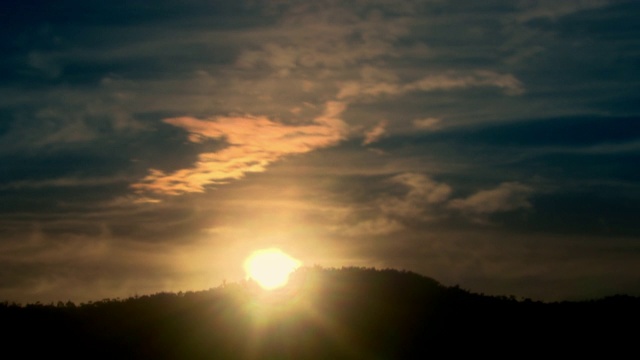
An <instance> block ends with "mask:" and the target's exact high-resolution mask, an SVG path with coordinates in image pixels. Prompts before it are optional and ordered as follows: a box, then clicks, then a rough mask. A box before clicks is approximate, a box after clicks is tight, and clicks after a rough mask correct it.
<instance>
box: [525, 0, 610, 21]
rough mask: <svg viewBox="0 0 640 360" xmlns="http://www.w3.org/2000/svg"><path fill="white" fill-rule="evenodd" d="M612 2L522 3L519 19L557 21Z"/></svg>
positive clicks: (597, 0) (591, 0) (541, 1)
mask: <svg viewBox="0 0 640 360" xmlns="http://www.w3.org/2000/svg"><path fill="white" fill-rule="evenodd" d="M612 3H613V1H611V0H577V1H553V0H539V1H521V2H520V3H519V4H518V5H519V7H520V9H521V13H520V14H519V15H518V17H517V19H518V20H519V21H522V22H526V21H528V20H531V19H536V18H548V19H551V20H557V19H558V18H561V17H563V16H566V15H570V14H573V13H576V12H580V11H585V10H591V9H597V8H601V7H605V6H607V5H609V4H612Z"/></svg>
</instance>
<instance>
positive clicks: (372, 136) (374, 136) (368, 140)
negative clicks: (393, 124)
mask: <svg viewBox="0 0 640 360" xmlns="http://www.w3.org/2000/svg"><path fill="white" fill-rule="evenodd" d="M386 128H387V122H386V121H381V122H379V123H378V124H377V125H376V126H374V127H373V128H372V129H371V130H369V131H367V132H366V133H365V134H364V141H363V142H362V145H369V144H373V143H374V142H376V141H378V140H380V138H381V137H382V136H383V135H384V134H385V133H386V131H387V130H386Z"/></svg>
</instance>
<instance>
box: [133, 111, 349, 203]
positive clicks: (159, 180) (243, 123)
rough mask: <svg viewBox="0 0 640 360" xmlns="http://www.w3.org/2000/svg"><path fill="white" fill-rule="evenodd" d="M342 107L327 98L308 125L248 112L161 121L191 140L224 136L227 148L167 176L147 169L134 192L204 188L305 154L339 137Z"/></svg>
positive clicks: (342, 132) (343, 128)
mask: <svg viewBox="0 0 640 360" xmlns="http://www.w3.org/2000/svg"><path fill="white" fill-rule="evenodd" d="M345 108H346V105H345V104H344V103H342V102H328V103H326V105H325V111H324V113H323V114H322V115H320V116H318V117H317V118H315V119H314V121H313V124H310V125H301V126H293V125H285V124H282V123H279V122H276V121H273V120H270V119H268V118H266V117H260V116H249V115H247V116H236V117H217V118H214V119H209V120H200V119H196V118H192V117H179V118H170V119H166V120H165V122H166V123H167V124H171V125H173V126H176V127H179V128H182V129H185V130H186V131H187V132H188V133H189V140H190V141H191V142H194V143H198V142H202V141H204V140H207V139H223V140H224V141H226V142H227V144H228V146H227V147H226V148H224V149H222V150H220V151H218V152H212V153H202V154H200V155H199V156H198V161H197V162H196V163H195V164H194V166H193V167H190V168H186V169H181V170H178V171H175V172H173V173H169V174H167V173H165V172H163V171H161V170H157V169H150V171H149V175H147V176H146V177H145V178H144V179H142V181H140V182H138V183H136V184H133V185H132V187H133V188H134V189H135V190H137V191H138V192H152V193H157V194H166V195H179V194H183V193H190V192H203V191H204V188H205V186H206V185H210V184H221V183H225V182H227V181H229V180H233V179H240V178H242V177H244V176H245V175H246V174H247V173H251V172H263V171H265V170H266V168H267V166H268V165H269V164H271V163H273V162H274V161H277V160H279V159H281V158H282V157H284V156H286V155H292V154H302V153H306V152H309V151H313V150H315V149H319V148H323V147H327V146H331V145H335V144H336V143H338V142H339V141H340V140H342V139H344V137H345V136H346V132H347V125H346V124H345V123H344V122H343V121H342V120H341V119H340V118H339V117H340V115H341V114H342V112H343V111H344V110H345Z"/></svg>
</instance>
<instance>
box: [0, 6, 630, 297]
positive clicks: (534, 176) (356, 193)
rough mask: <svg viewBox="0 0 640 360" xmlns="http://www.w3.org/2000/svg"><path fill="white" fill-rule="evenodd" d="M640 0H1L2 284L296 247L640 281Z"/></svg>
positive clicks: (509, 274) (475, 279) (617, 282)
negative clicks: (265, 249)
mask: <svg viewBox="0 0 640 360" xmlns="http://www.w3.org/2000/svg"><path fill="white" fill-rule="evenodd" d="M638 19H640V2H638V1H636V0H628V1H625V0H567V1H556V0H539V1H538V0H516V1H513V0H491V1H473V0H424V1H421V0H414V1H410V0H406V1H404V0H372V1H325V0H320V1H302V0H281V1H277V0H276V1H266V0H265V1H262V0H246V1H231V0H229V1H219V0H180V1H178V0H175V1H173V0H163V1H143V0H134V1H132V0H126V1H125V0H112V1H86V0H84V1H79V0H57V1H44V0H43V1H30V0H23V1H3V2H2V3H1V4H0V26H1V29H2V31H1V32H0V51H1V53H2V56H1V57H0V164H1V167H0V300H9V301H18V302H23V303H24V302H35V301H42V302H50V301H57V300H63V301H66V300H69V299H70V300H73V301H87V300H99V299H102V298H106V297H110V298H115V297H128V296H132V295H136V294H138V295H142V294H149V293H154V292H158V291H187V290H202V289H208V288H211V287H217V286H219V285H220V284H221V283H222V282H223V281H224V280H226V281H229V282H230V281H238V280H241V279H243V278H244V276H245V274H244V271H243V268H242V264H243V261H244V259H245V258H246V257H247V256H248V255H249V254H250V253H251V252H252V251H254V250H257V249H262V248H272V247H277V248H280V249H282V250H283V251H284V252H286V253H288V254H290V255H292V256H293V257H295V258H296V259H299V260H300V261H302V263H303V264H305V265H321V266H325V267H333V266H336V267H339V266H366V267H376V268H386V267H391V268H396V269H406V270H410V271H414V272H417V273H420V274H423V275H426V276H430V277H433V278H434V279H436V280H438V281H439V282H441V283H443V284H444V285H456V284H458V285H460V286H461V287H463V288H465V289H468V290H471V291H475V292H483V293H485V294H495V295H511V294H512V295H515V296H516V297H518V298H520V297H530V298H532V299H537V300H564V299H572V300H574V299H588V298H594V297H602V296H606V295H613V294H616V293H627V294H632V295H640V166H639V165H640V118H639V115H640V96H639V94H640V21H639V20H638Z"/></svg>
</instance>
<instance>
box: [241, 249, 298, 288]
mask: <svg viewBox="0 0 640 360" xmlns="http://www.w3.org/2000/svg"><path fill="white" fill-rule="evenodd" d="M300 265H302V263H301V262H300V261H299V260H297V259H295V258H293V257H291V256H289V255H288V254H286V253H284V252H283V251H282V250H280V249H276V248H270V249H262V250H257V251H254V252H253V253H252V254H251V255H250V256H249V257H248V258H247V259H246V260H245V261H244V270H245V272H246V274H247V276H248V277H250V278H251V279H253V280H255V281H256V282H257V283H258V284H259V285H260V286H261V287H262V288H263V289H265V290H273V289H277V288H280V287H283V286H285V285H286V284H287V282H288V281H289V275H290V274H291V273H292V272H293V271H294V270H295V269H297V268H298V267H300Z"/></svg>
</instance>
